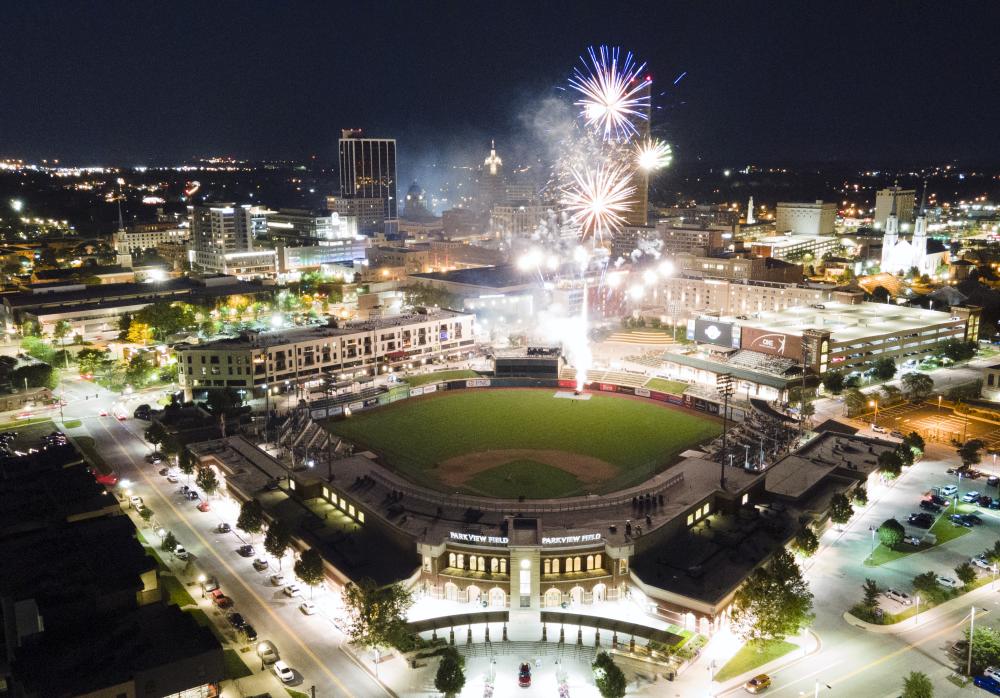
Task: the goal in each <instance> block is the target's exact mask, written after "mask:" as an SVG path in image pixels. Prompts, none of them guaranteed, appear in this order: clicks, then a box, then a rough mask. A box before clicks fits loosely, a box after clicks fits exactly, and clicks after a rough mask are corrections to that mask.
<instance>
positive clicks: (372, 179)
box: [339, 129, 399, 227]
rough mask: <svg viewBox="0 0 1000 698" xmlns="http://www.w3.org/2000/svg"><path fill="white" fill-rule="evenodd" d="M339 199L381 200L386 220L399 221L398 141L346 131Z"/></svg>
mask: <svg viewBox="0 0 1000 698" xmlns="http://www.w3.org/2000/svg"><path fill="white" fill-rule="evenodd" d="M339 149H340V195H341V197H342V198H345V199H380V200H381V201H382V209H383V220H385V221H390V222H391V224H392V227H394V225H395V221H396V220H397V218H398V217H399V216H398V212H397V198H396V139H394V138H365V137H363V136H362V135H361V129H344V130H343V131H342V132H341V138H340V142H339Z"/></svg>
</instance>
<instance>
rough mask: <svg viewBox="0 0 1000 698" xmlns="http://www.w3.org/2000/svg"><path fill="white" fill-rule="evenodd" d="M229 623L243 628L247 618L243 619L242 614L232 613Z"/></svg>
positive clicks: (237, 627)
mask: <svg viewBox="0 0 1000 698" xmlns="http://www.w3.org/2000/svg"><path fill="white" fill-rule="evenodd" d="M229 624H230V625H232V626H233V627H234V628H236V629H237V630H238V629H240V628H242V627H243V626H244V625H246V624H247V622H246V620H244V619H243V616H241V615H240V614H239V613H230V614H229Z"/></svg>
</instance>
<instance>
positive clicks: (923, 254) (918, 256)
mask: <svg viewBox="0 0 1000 698" xmlns="http://www.w3.org/2000/svg"><path fill="white" fill-rule="evenodd" d="M926 258H927V180H926V179H925V180H924V193H923V195H922V196H921V197H920V213H919V215H917V220H916V222H915V223H914V225H913V266H915V267H916V268H917V269H919V270H920V271H921V272H922V273H927V272H929V271H930V270H928V269H924V262H925V260H926Z"/></svg>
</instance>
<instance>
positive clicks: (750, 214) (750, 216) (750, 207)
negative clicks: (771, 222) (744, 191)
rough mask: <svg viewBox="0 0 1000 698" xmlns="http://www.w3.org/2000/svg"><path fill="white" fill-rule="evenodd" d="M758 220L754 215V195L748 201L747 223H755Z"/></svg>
mask: <svg viewBox="0 0 1000 698" xmlns="http://www.w3.org/2000/svg"><path fill="white" fill-rule="evenodd" d="M756 222H757V219H756V218H754V215H753V197H752V196H751V197H750V201H748V202H747V225H753V224H754V223H756Z"/></svg>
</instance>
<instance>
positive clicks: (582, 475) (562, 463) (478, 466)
mask: <svg viewBox="0 0 1000 698" xmlns="http://www.w3.org/2000/svg"><path fill="white" fill-rule="evenodd" d="M518 460H532V461H535V462H538V463H544V464H545V465H551V466H552V467H554V468H559V469H560V470H565V471H566V472H567V473H570V474H572V475H574V476H575V477H576V478H577V479H578V480H580V482H583V483H585V484H588V485H590V484H596V483H600V482H604V481H606V480H609V479H611V478H613V477H615V476H616V475H617V474H618V468H617V467H615V466H614V465H611V464H610V463H608V462H606V461H603V460H601V459H600V458H594V457H593V456H584V455H581V454H579V453H570V452H569V451H559V450H554V449H533V448H505V449H498V450H493V451H476V452H474V453H463V454H462V455H460V456H454V457H453V458H449V459H447V460H444V461H441V462H440V463H439V464H438V465H437V467H436V468H435V469H434V471H435V474H436V475H437V477H438V479H439V480H441V482H443V483H445V484H447V485H449V486H451V487H460V486H462V485H464V484H465V483H466V482H468V481H469V479H470V478H472V477H473V476H475V475H477V474H478V473H481V472H483V471H484V470H490V469H491V468H495V467H497V466H499V465H505V464H507V463H511V462H513V461H518Z"/></svg>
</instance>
